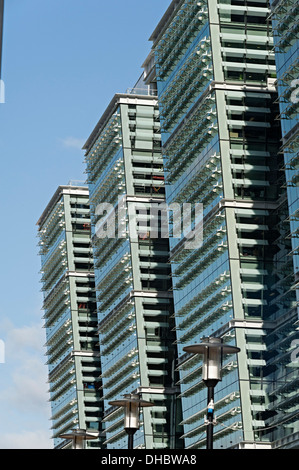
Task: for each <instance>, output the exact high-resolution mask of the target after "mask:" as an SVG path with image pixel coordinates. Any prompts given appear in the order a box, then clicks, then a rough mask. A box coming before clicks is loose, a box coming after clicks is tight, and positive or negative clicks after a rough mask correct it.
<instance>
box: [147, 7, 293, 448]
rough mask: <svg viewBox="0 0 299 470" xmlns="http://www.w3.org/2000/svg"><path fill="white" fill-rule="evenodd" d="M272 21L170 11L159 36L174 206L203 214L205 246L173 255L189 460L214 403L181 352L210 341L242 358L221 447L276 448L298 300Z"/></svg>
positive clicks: (222, 391)
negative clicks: (281, 385) (279, 392)
mask: <svg viewBox="0 0 299 470" xmlns="http://www.w3.org/2000/svg"><path fill="white" fill-rule="evenodd" d="M269 15H270V8H269V4H268V2H267V1H259V2H255V1H246V0H229V1H223V2H221V1H217V0H203V1H202V2H200V3H198V2H194V1H190V0H189V1H188V0H185V1H173V2H172V3H171V5H170V7H169V9H168V10H167V12H166V13H165V15H164V17H163V18H162V20H161V22H160V23H159V25H158V26H157V28H156V30H155V31H154V33H153V34H152V36H151V40H152V42H153V51H154V54H155V61H156V73H157V84H158V96H159V105H160V113H161V133H162V152H163V158H164V166H165V176H166V201H167V203H168V204H171V203H174V202H176V203H179V204H183V203H186V202H189V203H191V204H195V203H201V204H203V243H202V246H200V247H199V248H196V249H189V250H187V249H185V244H184V243H182V240H179V241H178V240H175V239H172V240H171V244H170V249H171V253H170V261H171V267H172V280H173V291H174V308H175V322H176V332H177V344H178V356H179V359H178V367H177V370H178V371H179V374H180V380H179V384H180V386H181V390H182V392H181V398H182V408H183V420H182V422H181V424H182V425H183V426H184V435H183V438H184V443H185V444H184V445H185V447H186V448H188V449H201V448H204V447H205V433H206V427H205V424H204V417H205V413H206V395H207V392H206V389H205V386H204V383H203V381H202V378H201V371H202V363H201V359H200V357H198V356H195V357H193V356H191V357H189V356H188V355H186V354H184V351H183V347H184V346H187V345H190V344H194V343H198V342H200V341H201V339H202V338H204V337H207V336H217V337H221V338H222V339H223V341H224V342H227V343H228V344H231V345H233V346H235V345H236V346H238V347H239V348H240V349H241V352H240V354H238V356H228V357H225V358H224V363H223V380H222V382H220V383H219V384H218V385H217V387H216V390H215V393H216V395H215V400H216V403H215V409H216V415H217V425H216V427H215V432H214V446H215V447H216V448H229V447H237V448H239V447H242V446H243V447H244V446H245V447H246V445H248V443H250V445H257V446H258V445H260V446H261V447H263V446H266V447H267V446H271V445H272V441H273V440H275V439H276V437H275V435H274V428H273V427H272V423H273V417H274V416H276V415H277V414H278V411H277V410H276V408H275V402H274V399H273V395H272V394H273V391H274V390H275V389H276V387H277V384H278V382H279V375H278V374H277V372H276V367H277V366H276V365H275V364H276V360H277V353H278V350H279V349H278V348H279V343H280V342H279V341H277V340H278V338H280V335H283V334H284V328H288V327H289V326H290V324H289V321H290V315H292V313H290V312H292V309H293V307H294V302H295V298H294V293H293V291H291V290H290V284H289V281H288V280H289V278H288V276H289V274H290V272H291V269H292V268H291V263H290V262H289V258H288V257H287V254H288V253H289V250H290V240H289V239H288V238H287V237H286V233H288V230H289V222H288V220H287V210H288V208H287V199H286V188H285V177H284V173H283V172H281V171H280V169H281V167H282V166H283V156H282V155H281V153H280V152H279V148H280V139H281V132H280V124H279V120H277V116H278V115H279V109H278V105H277V102H276V101H277V93H276V88H275V86H274V85H275V80H276V68H275V55H274V52H273V35H272V26H271V22H270V20H269ZM290 340H291V338H288V341H287V342H286V343H285V345H284V346H285V348H286V350H288V348H289V342H290ZM276 430H277V429H276ZM279 433H283V428H282V427H280V428H279V431H278V434H279ZM278 434H277V435H278Z"/></svg>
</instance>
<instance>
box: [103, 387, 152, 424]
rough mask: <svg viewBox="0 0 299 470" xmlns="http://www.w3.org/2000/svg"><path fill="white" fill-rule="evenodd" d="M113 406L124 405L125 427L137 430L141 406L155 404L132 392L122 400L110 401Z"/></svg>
mask: <svg viewBox="0 0 299 470" xmlns="http://www.w3.org/2000/svg"><path fill="white" fill-rule="evenodd" d="M109 404H110V405H113V406H122V407H123V408H124V410H125V422H124V428H125V429H126V430H135V431H137V429H139V426H140V422H139V415H140V408H141V407H150V406H153V403H151V402H148V401H145V400H142V399H140V398H139V395H137V394H134V393H130V394H128V395H124V398H123V399H121V400H115V401H111V402H109Z"/></svg>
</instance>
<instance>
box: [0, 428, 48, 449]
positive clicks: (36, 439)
mask: <svg viewBox="0 0 299 470" xmlns="http://www.w3.org/2000/svg"><path fill="white" fill-rule="evenodd" d="M0 437H1V449H53V444H52V442H51V441H50V440H49V436H48V434H47V433H46V432H45V431H44V430H37V431H21V432H19V433H18V432H15V433H7V434H3V435H1V436H0Z"/></svg>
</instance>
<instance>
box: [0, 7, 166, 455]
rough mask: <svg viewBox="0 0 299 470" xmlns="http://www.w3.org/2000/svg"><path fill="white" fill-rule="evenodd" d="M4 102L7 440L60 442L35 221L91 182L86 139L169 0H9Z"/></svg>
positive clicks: (2, 315)
mask: <svg viewBox="0 0 299 470" xmlns="http://www.w3.org/2000/svg"><path fill="white" fill-rule="evenodd" d="M5 2H6V5H5V21H4V50H3V61H2V72H3V76H2V78H3V80H4V83H5V103H4V104H0V155H1V159H0V162H1V163H0V164H1V172H0V178H1V184H0V193H1V194H0V197H1V199H0V200H1V209H2V210H1V218H2V224H1V225H2V230H1V231H0V237H1V268H2V269H0V276H1V279H0V280H1V283H0V285H1V294H2V295H1V304H0V340H1V341H4V345H5V362H4V363H0V448H1V449H20V448H23V449H26V448H27V449H39V448H51V447H52V441H51V439H50V436H51V432H50V427H51V421H50V409H49V402H48V399H49V396H48V393H47V390H48V385H47V367H46V365H45V362H46V357H45V355H44V354H45V349H44V343H45V331H44V329H43V328H42V315H43V312H42V310H41V305H42V293H41V292H40V289H41V284H40V282H39V279H40V274H39V270H40V260H39V257H38V248H37V241H38V240H37V237H36V234H37V230H36V222H37V220H38V218H39V216H40V215H41V213H42V211H43V209H44V207H45V206H46V204H47V203H48V201H49V199H50V198H51V196H52V195H53V193H54V191H55V190H56V188H57V186H59V185H60V184H67V183H68V182H69V181H70V180H85V174H84V163H83V159H84V153H83V151H82V150H81V148H82V145H83V144H84V142H85V141H86V140H87V138H88V136H89V134H90V133H91V132H92V130H93V128H94V126H95V125H96V123H97V121H98V120H99V118H100V117H101V114H102V113H103V112H104V111H105V109H106V106H107V105H108V104H109V102H110V100H111V98H112V96H113V95H114V93H117V92H125V91H126V89H127V88H129V87H132V86H134V84H135V83H136V81H137V79H138V78H139V76H140V74H141V72H142V70H141V65H142V63H143V61H144V59H145V58H146V56H147V54H148V53H149V51H150V42H149V41H148V38H149V37H150V35H151V33H152V31H153V30H154V28H155V26H156V25H157V23H158V21H159V20H160V18H161V16H162V15H163V13H164V12H165V10H166V8H167V7H168V6H169V4H170V0H151V1H150V2H145V1H144V0H126V1H124V0H110V1H109V2H107V1H104V0H84V1H82V0H5Z"/></svg>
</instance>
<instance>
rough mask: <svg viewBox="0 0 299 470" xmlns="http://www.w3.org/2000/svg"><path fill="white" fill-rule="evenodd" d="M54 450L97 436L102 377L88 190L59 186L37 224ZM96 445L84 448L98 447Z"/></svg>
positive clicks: (98, 444)
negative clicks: (75, 435) (85, 433)
mask: <svg viewBox="0 0 299 470" xmlns="http://www.w3.org/2000/svg"><path fill="white" fill-rule="evenodd" d="M37 225H38V235H39V245H40V255H41V264H42V269H41V274H42V277H41V282H42V291H43V295H44V302H43V310H44V317H43V318H44V327H45V328H46V355H47V364H48V370H49V378H48V382H49V395H50V402H51V419H52V437H53V440H54V448H55V449H59V448H69V447H70V446H71V441H70V440H68V439H62V438H60V436H61V435H65V434H68V433H70V432H72V430H74V429H83V430H92V431H95V432H97V431H99V432H101V431H102V429H101V419H102V414H101V402H100V398H101V392H100V386H101V381H100V379H99V377H100V375H101V370H100V358H99V344H98V335H97V311H96V310H97V309H96V301H95V285H94V270H93V256H92V247H91V232H90V211H89V193H88V188H87V187H86V186H83V185H81V184H79V183H73V184H69V185H66V186H59V187H58V189H57V191H56V192H55V194H54V195H53V197H52V199H51V200H50V202H49V204H48V205H47V207H46V208H45V210H44V212H43V214H42V215H41V217H40V219H39V221H38V223H37ZM101 444H102V443H101V440H100V439H97V440H92V441H88V442H87V443H86V446H87V447H101Z"/></svg>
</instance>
